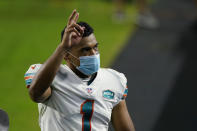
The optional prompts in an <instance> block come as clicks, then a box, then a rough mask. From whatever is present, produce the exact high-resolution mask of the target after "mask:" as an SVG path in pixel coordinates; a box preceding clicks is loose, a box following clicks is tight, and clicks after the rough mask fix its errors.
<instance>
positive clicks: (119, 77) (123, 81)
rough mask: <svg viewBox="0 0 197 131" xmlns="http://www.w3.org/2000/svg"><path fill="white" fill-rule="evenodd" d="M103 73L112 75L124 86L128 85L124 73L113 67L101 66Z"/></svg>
mask: <svg viewBox="0 0 197 131" xmlns="http://www.w3.org/2000/svg"><path fill="white" fill-rule="evenodd" d="M101 71H102V72H103V75H107V76H108V77H112V78H113V79H115V80H117V81H119V82H120V83H121V84H122V85H123V86H126V83H127V78H126V77H125V75H124V74H123V73H120V72H118V71H116V70H114V69H111V68H101Z"/></svg>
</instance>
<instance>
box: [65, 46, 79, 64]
mask: <svg viewBox="0 0 197 131" xmlns="http://www.w3.org/2000/svg"><path fill="white" fill-rule="evenodd" d="M66 52H67V53H68V54H70V55H71V56H72V57H74V58H75V59H77V60H79V58H77V57H76V56H74V55H73V54H72V53H71V52H70V51H68V50H66ZM71 63H72V64H73V65H74V66H75V67H77V66H76V65H75V64H74V62H73V61H72V60H71Z"/></svg>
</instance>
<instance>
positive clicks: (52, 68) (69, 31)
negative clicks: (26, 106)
mask: <svg viewBox="0 0 197 131" xmlns="http://www.w3.org/2000/svg"><path fill="white" fill-rule="evenodd" d="M78 16H79V14H78V13H77V12H76V10H74V11H73V13H72V14H71V16H70V18H69V21H68V24H67V28H66V29H65V33H64V36H63V40H62V42H61V43H60V45H59V46H58V47H57V48H56V50H55V52H54V53H53V54H52V55H51V56H50V57H49V59H48V60H47V61H46V62H45V63H44V64H43V65H42V67H41V68H40V69H39V71H38V72H37V73H36V75H35V76H34V79H33V81H32V83H31V85H30V88H29V94H30V97H31V99H32V100H33V101H35V102H44V101H45V100H46V99H47V98H49V96H50V95H51V88H50V85H51V83H52V81H53V79H54V77H55V75H56V72H57V71H58V69H59V67H60V65H61V63H62V60H63V58H64V56H65V53H66V50H68V49H70V48H71V47H72V44H73V43H72V36H73V35H77V36H78V37H81V36H82V35H83V30H84V29H83V28H81V27H80V26H79V25H77V24H76V22H77V19H78ZM76 28H77V29H79V31H80V32H78V31H77V30H76ZM79 42H80V39H79V41H77V43H79ZM77 43H75V44H77Z"/></svg>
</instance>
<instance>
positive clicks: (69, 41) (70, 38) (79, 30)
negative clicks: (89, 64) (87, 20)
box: [61, 10, 85, 50]
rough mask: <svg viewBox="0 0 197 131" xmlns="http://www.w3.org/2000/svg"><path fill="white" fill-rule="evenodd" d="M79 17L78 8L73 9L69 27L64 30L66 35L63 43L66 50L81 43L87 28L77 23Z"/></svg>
mask: <svg viewBox="0 0 197 131" xmlns="http://www.w3.org/2000/svg"><path fill="white" fill-rule="evenodd" d="M78 18H79V13H78V12H77V11H76V10H73V12H72V14H71V15H70V17H69V20H68V23H67V27H66V28H65V30H64V36H63V39H62V43H61V44H62V46H63V47H64V48H65V49H66V50H69V49H70V48H71V47H72V46H74V45H76V44H79V42H80V41H81V39H82V36H83V33H84V29H85V28H84V27H81V26H80V25H78V24H77V20H78Z"/></svg>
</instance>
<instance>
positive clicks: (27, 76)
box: [24, 64, 41, 88]
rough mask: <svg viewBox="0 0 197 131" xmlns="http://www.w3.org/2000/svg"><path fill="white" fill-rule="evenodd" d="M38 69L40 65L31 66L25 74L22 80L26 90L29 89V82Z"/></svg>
mask: <svg viewBox="0 0 197 131" xmlns="http://www.w3.org/2000/svg"><path fill="white" fill-rule="evenodd" d="M40 67H41V64H33V65H31V66H30V67H29V69H28V70H27V72H26V73H25V75H24V79H25V84H26V87H27V88H29V87H30V84H31V82H32V80H33V78H34V76H35V74H36V73H37V71H38V70H39V69H40Z"/></svg>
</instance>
